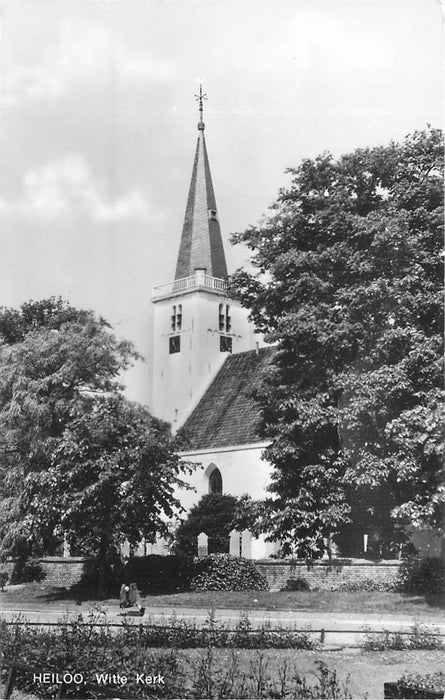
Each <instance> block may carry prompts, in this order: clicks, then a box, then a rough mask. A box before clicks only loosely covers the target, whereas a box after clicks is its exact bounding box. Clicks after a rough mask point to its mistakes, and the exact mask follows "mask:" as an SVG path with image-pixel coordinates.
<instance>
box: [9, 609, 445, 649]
mask: <svg viewBox="0 0 445 700" xmlns="http://www.w3.org/2000/svg"><path fill="white" fill-rule="evenodd" d="M89 609H90V606H88V607H87V606H86V605H84V606H76V605H74V606H73V605H71V606H70V607H63V605H60V607H59V608H58V609H56V608H52V607H51V608H49V609H48V610H46V611H42V610H40V611H36V610H23V609H22V610H13V609H8V610H4V611H2V612H1V614H2V617H3V618H4V619H6V620H13V619H14V618H17V616H18V615H21V616H22V618H26V619H27V620H29V621H30V622H43V623H51V622H57V621H59V620H61V619H62V618H63V617H64V616H66V615H67V614H68V615H69V616H70V617H71V616H72V617H73V618H76V617H77V616H78V615H79V613H82V615H83V617H84V620H85V621H87V620H86V618H87V616H88V612H89ZM102 609H103V610H104V612H105V613H106V615H105V616H104V621H105V619H106V620H107V621H108V622H110V623H115V624H116V623H117V624H119V623H121V622H122V621H123V619H124V614H123V613H122V611H121V610H119V607H118V605H117V604H116V607H110V606H104V607H103V608H102ZM208 614H209V613H208V611H207V610H201V609H196V608H184V607H180V608H178V609H177V610H175V608H172V607H164V608H157V607H156V608H151V609H150V608H148V609H147V610H146V613H145V616H144V617H143V618H140V617H139V616H133V615H128V616H126V618H127V619H128V620H131V621H133V622H134V623H135V624H139V623H140V622H143V623H144V624H150V622H151V623H158V624H159V623H161V622H164V623H167V622H168V620H169V618H171V617H172V616H173V615H175V616H176V617H177V618H186V619H188V620H190V621H195V622H196V624H198V625H204V624H205V622H206V620H207V619H208ZM215 617H216V619H217V620H219V621H221V622H222V623H224V624H225V625H226V626H227V627H231V628H233V627H235V626H236V624H237V622H238V620H239V617H240V612H239V610H228V609H222V608H220V609H218V608H217V609H215ZM248 617H249V620H250V622H251V624H252V626H253V627H259V626H261V625H262V624H264V623H268V624H270V625H271V627H273V628H276V627H280V626H283V627H296V628H297V629H305V628H310V629H311V630H314V634H315V635H316V637H317V638H318V639H320V630H322V629H324V630H325V635H324V638H325V644H327V645H328V646H358V645H359V644H360V643H361V642H362V641H363V638H364V632H363V627H365V626H366V627H367V628H369V630H370V631H373V632H378V631H381V630H389V631H391V632H396V631H401V632H409V631H410V628H411V627H412V625H413V623H414V618H413V617H411V616H407V615H400V614H398V615H396V614H394V615H391V614H388V613H386V614H385V615H379V614H375V615H366V616H363V615H358V614H352V613H351V614H348V613H340V612H326V613H320V612H313V611H301V610H299V611H292V610H274V611H270V612H269V611H265V610H249V611H248ZM421 623H422V624H423V625H428V626H431V627H434V628H435V629H437V630H438V631H439V632H440V633H441V634H442V635H444V641H445V621H443V620H441V621H440V622H438V621H437V618H434V616H431V618H425V617H424V616H422V619H421Z"/></svg>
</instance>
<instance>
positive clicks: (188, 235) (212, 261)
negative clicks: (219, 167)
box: [175, 127, 227, 279]
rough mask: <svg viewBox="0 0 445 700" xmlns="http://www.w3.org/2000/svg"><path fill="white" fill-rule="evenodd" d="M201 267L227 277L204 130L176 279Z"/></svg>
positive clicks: (192, 181)
mask: <svg viewBox="0 0 445 700" xmlns="http://www.w3.org/2000/svg"><path fill="white" fill-rule="evenodd" d="M197 268H201V269H203V268H204V269H205V270H206V272H207V274H208V275H210V276H211V277H219V278H221V279H224V278H225V277H227V265H226V258H225V255H224V248H223V242H222V238H221V229H220V227H219V221H218V212H217V209H216V200H215V193H214V191H213V184H212V176H211V174H210V165H209V159H208V156H207V148H206V142H205V138H204V129H203V127H202V128H201V130H200V132H199V136H198V143H197V145H196V153H195V161H194V164H193V171H192V179H191V182H190V190H189V195H188V199H187V207H186V210H185V217H184V226H183V229H182V236H181V244H180V247H179V254H178V260H177V264H176V274H175V279H182V278H183V277H190V276H192V275H194V274H195V270H196V269H197Z"/></svg>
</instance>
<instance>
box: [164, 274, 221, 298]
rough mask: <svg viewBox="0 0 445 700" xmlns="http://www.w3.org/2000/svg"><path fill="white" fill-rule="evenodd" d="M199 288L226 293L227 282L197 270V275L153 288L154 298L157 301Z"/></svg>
mask: <svg viewBox="0 0 445 700" xmlns="http://www.w3.org/2000/svg"><path fill="white" fill-rule="evenodd" d="M198 288H201V289H211V290H213V291H218V292H225V291H226V289H227V282H226V281H225V280H223V279H220V278H219V277H212V276H211V275H206V274H205V272H204V271H203V270H197V271H196V272H195V274H194V275H191V276H190V277H182V278H181V279H179V280H174V281H173V282H167V284H161V285H159V286H156V287H153V298H154V299H157V298H159V297H163V296H170V295H171V294H176V293H181V292H185V291H188V290H192V289H198Z"/></svg>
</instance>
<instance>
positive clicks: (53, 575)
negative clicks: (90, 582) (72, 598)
mask: <svg viewBox="0 0 445 700" xmlns="http://www.w3.org/2000/svg"><path fill="white" fill-rule="evenodd" d="M32 561H33V563H35V564H38V565H39V566H40V567H41V569H42V570H43V574H44V578H43V580H42V585H45V584H46V585H49V586H60V587H64V588H69V587H70V586H72V585H73V584H75V583H77V582H78V581H79V580H80V578H81V577H82V574H83V573H84V571H85V568H86V566H87V565H88V562H94V559H92V558H89V557H42V558H41V559H33V560H32ZM19 565H20V563H19V561H18V560H17V559H8V560H7V561H6V562H5V563H4V564H2V565H1V567H0V568H1V570H2V571H6V572H7V573H8V574H9V581H11V577H12V575H13V572H14V569H16V568H17V567H18V566H19Z"/></svg>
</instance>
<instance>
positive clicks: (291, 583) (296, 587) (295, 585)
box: [283, 577, 311, 591]
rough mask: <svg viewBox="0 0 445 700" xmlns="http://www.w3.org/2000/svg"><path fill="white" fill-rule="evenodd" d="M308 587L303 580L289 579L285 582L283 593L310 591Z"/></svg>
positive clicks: (299, 578)
mask: <svg viewBox="0 0 445 700" xmlns="http://www.w3.org/2000/svg"><path fill="white" fill-rule="evenodd" d="M310 588H311V587H310V586H309V584H308V582H307V581H306V579H305V578H301V577H298V578H289V579H288V580H287V581H286V586H285V588H284V589H283V590H285V591H310Z"/></svg>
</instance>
